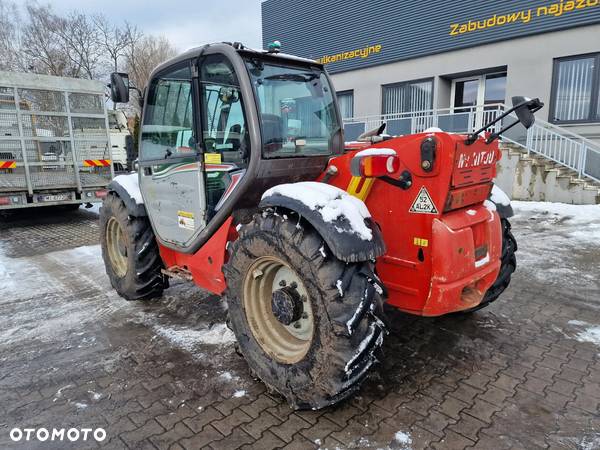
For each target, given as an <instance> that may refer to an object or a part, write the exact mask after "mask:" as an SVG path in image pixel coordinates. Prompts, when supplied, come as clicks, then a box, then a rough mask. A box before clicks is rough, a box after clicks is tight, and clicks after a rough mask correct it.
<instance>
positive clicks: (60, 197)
mask: <svg viewBox="0 0 600 450" xmlns="http://www.w3.org/2000/svg"><path fill="white" fill-rule="evenodd" d="M70 199H71V196H70V195H69V194H52V195H40V196H38V201H40V202H63V201H65V200H70Z"/></svg>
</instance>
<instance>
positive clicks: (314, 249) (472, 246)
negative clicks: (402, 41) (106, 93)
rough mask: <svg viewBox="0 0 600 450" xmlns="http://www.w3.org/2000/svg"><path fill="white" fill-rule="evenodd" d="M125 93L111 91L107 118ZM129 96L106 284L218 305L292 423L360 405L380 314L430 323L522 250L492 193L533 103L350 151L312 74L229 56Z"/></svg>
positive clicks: (310, 65) (204, 50)
mask: <svg viewBox="0 0 600 450" xmlns="http://www.w3.org/2000/svg"><path fill="white" fill-rule="evenodd" d="M130 89H134V88H133V87H130V86H129V80H128V77H127V75H126V74H123V73H114V74H112V76H111V96H112V99H113V101H114V102H115V103H118V102H127V101H129V90H130ZM140 94H141V93H140ZM140 97H141V98H142V100H141V104H142V106H143V114H142V122H141V131H140V136H139V161H138V167H137V173H135V174H131V175H124V176H119V177H117V178H115V180H114V181H113V182H112V184H111V185H110V187H109V194H108V196H107V197H106V199H105V201H104V204H103V206H102V208H101V210H100V224H101V243H102V254H103V258H104V261H105V265H106V271H107V274H108V276H109V278H110V280H111V283H112V285H113V287H114V288H115V289H116V290H117V292H118V293H119V294H120V295H121V296H122V297H124V298H125V299H127V300H140V299H147V298H152V297H156V296H159V295H161V294H162V292H163V290H164V289H165V288H167V287H168V280H169V278H170V277H178V278H185V279H188V280H191V281H193V282H194V283H195V284H196V285H198V286H200V287H202V288H204V289H206V290H207V291H210V292H212V293H215V294H219V295H222V296H223V297H224V298H226V299H227V303H228V314H229V324H230V327H231V328H232V330H233V332H234V333H235V336H236V338H237V340H238V344H239V348H240V351H241V353H242V354H243V355H244V357H245V358H246V360H247V362H248V365H249V366H250V368H251V370H252V371H253V373H255V374H256V375H257V376H258V377H259V378H260V379H261V380H263V382H264V383H265V384H266V385H267V386H269V387H270V388H271V389H273V390H276V391H278V392H279V393H281V394H282V395H283V396H285V397H286V399H287V400H288V402H289V403H290V404H291V405H292V406H293V407H295V408H313V409H318V408H323V407H325V406H327V405H331V404H333V403H336V402H338V401H340V400H341V399H344V398H346V397H348V396H349V395H351V393H353V392H355V391H356V390H357V389H358V387H359V386H360V383H361V382H362V381H363V380H364V378H365V376H366V374H367V372H368V370H369V368H370V367H371V366H372V365H373V364H374V363H375V362H376V357H375V353H376V351H377V350H378V348H379V347H380V346H381V344H382V341H383V338H384V335H385V334H386V329H385V325H384V322H383V320H382V319H383V317H382V313H383V308H382V304H383V302H384V301H386V302H387V303H388V304H390V305H392V306H395V307H397V308H399V309H401V310H403V311H406V312H408V313H411V314H417V315H422V316H439V315H442V314H449V313H455V312H470V311H474V310H476V309H479V308H482V307H484V306H487V305H488V304H490V303H491V302H492V301H494V300H495V299H496V298H497V297H498V296H499V295H500V293H501V292H502V291H503V290H504V289H505V288H506V286H507V285H508V283H509V281H510V276H511V273H512V272H513V271H514V270H515V266H516V260H515V256H514V252H515V250H516V242H515V240H514V238H513V237H512V235H511V232H510V225H509V223H508V220H507V219H508V217H509V216H510V215H511V212H512V211H511V209H510V204H509V202H508V200H507V198H506V197H505V196H504V195H503V194H501V191H499V190H497V188H493V181H492V180H493V178H494V176H495V174H496V167H495V166H496V162H497V160H498V158H499V157H500V152H499V150H498V146H497V142H496V139H497V138H498V137H499V135H500V133H501V132H502V131H504V130H506V129H507V128H509V127H511V126H513V125H515V124H516V123H518V122H519V121H520V122H521V123H522V124H523V125H524V126H525V127H529V126H531V124H532V123H533V121H534V116H533V113H534V112H535V111H536V110H537V109H539V108H540V107H541V106H542V104H541V103H540V102H539V101H538V100H537V99H536V100H528V99H525V98H522V97H520V98H514V99H513V103H515V107H514V108H512V109H511V110H509V111H508V112H507V113H506V114H505V115H504V116H502V117H500V118H498V119H497V120H496V121H495V122H494V123H496V124H500V123H501V122H500V121H501V120H502V121H503V122H502V123H504V124H505V125H504V129H501V130H499V131H498V132H496V133H491V132H489V131H486V130H488V129H490V127H491V126H492V125H493V124H494V123H490V124H486V126H485V127H483V128H482V129H481V130H479V131H478V132H476V133H473V134H469V135H462V134H451V133H445V132H441V131H440V130H433V131H431V132H424V133H419V134H414V135H409V136H402V137H391V136H386V135H383V134H382V132H383V128H384V127H383V126H382V127H381V128H380V129H379V130H374V131H372V132H369V133H365V134H364V135H363V136H361V138H360V139H359V142H354V143H350V144H348V145H345V144H344V138H343V131H342V121H341V116H340V112H339V109H338V105H337V101H336V97H335V91H334V89H333V86H332V84H331V81H330V79H329V77H328V75H327V73H326V71H325V70H324V68H323V66H322V65H320V64H318V63H316V62H314V61H311V60H307V59H302V58H297V57H293V56H290V55H284V54H282V53H280V52H279V51H278V48H277V46H276V45H274V46H270V49H269V50H268V51H256V50H250V49H248V48H245V47H244V46H243V45H241V44H239V43H231V44H230V43H219V44H210V45H205V46H203V47H201V48H197V49H193V50H190V51H188V52H186V53H185V54H183V55H180V56H178V57H176V58H174V59H173V60H170V61H168V62H166V63H164V64H162V65H161V66H159V67H157V68H156V69H155V70H154V72H153V73H152V75H151V77H150V82H149V83H148V86H147V87H146V89H145V91H144V94H143V95H140ZM509 113H514V114H516V115H517V117H518V119H519V120H517V121H515V122H514V123H508V124H507V125H506V123H507V121H508V120H509V119H508V114H509ZM497 128H501V127H498V126H497V127H496V129H497ZM492 191H493V192H492Z"/></svg>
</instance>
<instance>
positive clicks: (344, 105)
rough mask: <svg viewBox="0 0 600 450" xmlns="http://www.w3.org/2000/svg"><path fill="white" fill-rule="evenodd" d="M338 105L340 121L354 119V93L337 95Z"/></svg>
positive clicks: (347, 92) (348, 92) (345, 92)
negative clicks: (340, 114)
mask: <svg viewBox="0 0 600 450" xmlns="http://www.w3.org/2000/svg"><path fill="white" fill-rule="evenodd" d="M337 99H338V104H339V105H340V112H341V113H342V119H350V118H352V117H354V91H343V92H338V93H337Z"/></svg>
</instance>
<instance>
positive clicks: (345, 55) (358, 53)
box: [316, 0, 600, 64]
mask: <svg viewBox="0 0 600 450" xmlns="http://www.w3.org/2000/svg"><path fill="white" fill-rule="evenodd" d="M599 1H600V0H599ZM380 51H381V44H377V45H369V46H367V47H364V48H359V49H356V50H350V51H348V52H341V53H336V54H335V55H325V56H321V57H320V58H318V59H317V60H316V61H317V62H318V63H321V64H331V63H334V62H338V61H345V60H347V59H354V58H363V59H364V58H368V57H369V56H370V55H372V54H375V53H379V52H380Z"/></svg>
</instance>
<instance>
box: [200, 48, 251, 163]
mask: <svg viewBox="0 0 600 450" xmlns="http://www.w3.org/2000/svg"><path fill="white" fill-rule="evenodd" d="M200 74H201V75H200V84H201V92H202V106H203V115H204V120H203V121H202V138H203V141H204V152H205V153H207V154H214V155H215V156H216V157H217V160H220V161H221V162H225V163H233V164H235V165H236V166H237V167H245V166H247V162H248V156H249V137H248V129H247V126H246V119H245V117H244V105H243V102H242V96H241V93H240V88H239V82H238V79H237V76H236V74H235V72H234V70H233V67H231V64H230V63H229V61H228V60H227V59H226V58H225V57H224V56H223V55H209V56H207V57H206V58H204V60H203V61H202V62H201V69H200ZM213 160H215V159H213Z"/></svg>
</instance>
